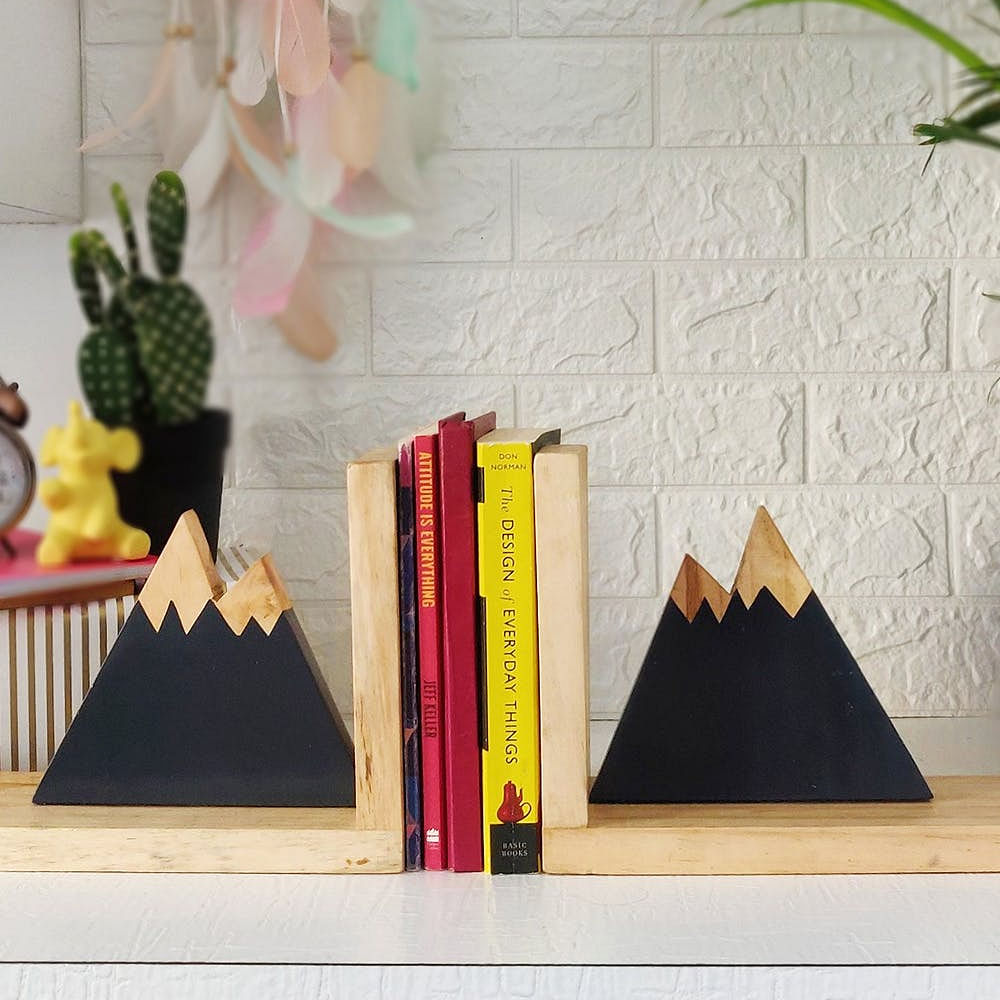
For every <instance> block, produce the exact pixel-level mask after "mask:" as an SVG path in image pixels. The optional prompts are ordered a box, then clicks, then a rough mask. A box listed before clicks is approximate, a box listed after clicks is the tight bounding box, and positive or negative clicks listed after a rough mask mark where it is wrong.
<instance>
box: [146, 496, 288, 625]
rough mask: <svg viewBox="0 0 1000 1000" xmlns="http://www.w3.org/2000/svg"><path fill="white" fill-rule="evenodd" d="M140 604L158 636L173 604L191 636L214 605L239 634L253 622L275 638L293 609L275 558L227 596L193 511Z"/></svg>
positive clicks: (266, 560)
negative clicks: (280, 621) (274, 633)
mask: <svg viewBox="0 0 1000 1000" xmlns="http://www.w3.org/2000/svg"><path fill="white" fill-rule="evenodd" d="M138 603H139V604H141V605H142V607H143V610H144V611H145V612H146V617H147V618H149V621H150V624H151V625H152V626H153V628H154V629H155V630H156V631H157V632H159V630H160V627H161V626H162V625H163V619H164V618H165V617H166V614H167V609H168V608H169V607H170V605H171V604H173V605H174V607H175V608H176V609H177V616H178V618H179V619H180V623H181V627H182V628H183V629H184V631H185V632H190V631H191V629H192V627H193V626H194V623H195V622H196V621H197V620H198V618H199V616H200V615H201V613H202V612H203V611H204V610H205V607H206V605H208V604H214V605H215V607H216V609H217V610H218V612H219V614H220V615H221V616H222V618H223V620H224V621H225V622H226V624H227V625H228V626H229V627H230V628H231V629H232V630H233V632H234V633H235V634H236V635H242V634H243V631H244V629H246V627H247V625H248V623H249V622H250V620H251V619H253V620H254V621H256V622H257V624H258V625H260V627H261V629H262V630H263V631H264V632H265V633H267V634H268V635H270V634H271V631H272V630H273V629H274V626H275V625H276V624H277V622H278V619H279V618H280V617H281V616H282V614H284V613H285V612H286V611H289V610H290V609H291V607H292V601H291V598H290V597H289V596H288V591H287V590H286V589H285V585H284V583H283V581H282V579H281V576H280V575H279V574H278V571H277V569H275V567H274V564H273V562H272V561H271V557H270V556H264V557H263V558H261V559H258V560H257V561H256V562H255V563H254V564H253V565H252V566H251V567H250V568H249V569H248V570H247V571H246V572H245V573H244V574H243V576H242V577H240V579H239V580H237V581H236V583H234V584H233V585H232V587H231V588H230V589H229V591H228V593H227V592H226V585H225V583H224V582H223V580H222V578H221V577H220V576H219V573H218V571H217V570H216V568H215V564H214V563H213V562H212V554H211V552H210V551H209V548H208V542H207V540H206V539H205V532H204V531H203V530H202V527H201V522H200V521H199V520H198V516H197V514H195V512H194V511H193V510H189V511H187V513H185V514H183V515H182V516H181V518H180V520H179V521H178V522H177V525H176V527H175V528H174V530H173V532H172V534H171V535H170V538H169V539H168V540H167V544H166V545H165V546H164V547H163V552H162V553H161V555H160V557H159V558H158V559H157V560H156V565H155V566H154V567H153V571H152V572H151V573H150V574H149V579H148V580H147V581H146V584H145V586H144V587H143V588H142V591H141V592H140V594H139V598H138Z"/></svg>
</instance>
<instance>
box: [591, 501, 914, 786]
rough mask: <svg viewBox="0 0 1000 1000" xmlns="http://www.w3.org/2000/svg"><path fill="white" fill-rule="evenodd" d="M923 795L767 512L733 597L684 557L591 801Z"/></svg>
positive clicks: (759, 517) (906, 756) (749, 546)
mask: <svg viewBox="0 0 1000 1000" xmlns="http://www.w3.org/2000/svg"><path fill="white" fill-rule="evenodd" d="M930 798H931V792H930V789H929V788H928V787H927V783H926V782H925V781H924V779H923V777H922V776H921V774H920V772H919V771H918V769H917V766H916V764H914V762H913V758H912V757H911V756H910V754H909V752H908V751H907V749H906V746H905V745H904V744H903V741H902V740H901V739H900V737H899V734H898V733H897V732H896V729H895V727H894V726H893V724H892V722H891V721H890V720H889V717H888V716H887V715H886V713H885V710H884V709H883V708H882V706H881V704H880V703H879V701H878V699H877V698H876V696H875V694H874V692H873V691H872V689H871V688H870V687H869V685H868V682H867V681H866V680H865V677H864V674H862V672H861V669H860V667H859V666H858V664H857V661H856V660H855V659H854V657H853V656H852V655H851V653H850V650H848V648H847V646H846V645H845V644H844V641H843V639H841V637H840V635H839V633H838V632H837V629H836V627H835V626H834V624H833V622H832V621H831V620H830V618H829V617H828V615H827V613H826V611H825V610H824V609H823V605H822V604H820V601H819V598H818V597H817V596H816V594H815V592H814V591H813V589H812V587H811V586H810V584H809V582H808V580H807V579H806V577H805V575H804V574H803V572H802V570H801V569H800V568H799V566H798V563H796V561H795V558H794V557H793V556H792V554H791V552H790V551H789V549H788V546H787V545H786V544H785V541H784V539H783V538H782V537H781V534H780V533H779V532H778V529H777V527H776V526H775V524H774V522H773V521H772V520H771V518H770V516H769V515H768V513H767V511H765V510H764V508H763V507H761V508H760V509H759V510H758V512H757V516H756V518H755V520H754V524H753V528H752V529H751V532H750V536H749V538H748V540H747V544H746V548H745V550H744V553H743V558H742V560H741V562H740V568H739V571H738V573H737V575H736V581H735V583H734V585H733V590H732V592H731V593H727V592H726V591H725V589H724V588H723V587H722V586H720V585H719V583H717V582H716V580H715V579H713V577H712V576H711V575H710V574H709V573H708V572H707V571H706V570H704V569H703V568H702V567H701V566H699V565H698V564H697V563H696V562H695V561H694V560H693V559H691V558H690V557H689V556H687V557H685V559H684V563H683V565H682V566H681V570H680V573H679V575H678V577H677V582H676V583H675V585H674V588H673V590H672V592H671V594H670V598H669V600H668V601H667V606H666V609H665V610H664V612H663V617H662V619H661V620H660V624H659V627H658V628H657V630H656V634H655V635H654V637H653V641H652V644H651V646H650V648H649V652H648V653H647V654H646V659H645V661H644V662H643V665H642V668H641V670H640V672H639V676H638V678H637V680H636V682H635V686H634V688H633V689H632V694H631V697H630V698H629V701H628V705H627V706H626V708H625V712H624V714H623V715H622V718H621V722H620V723H619V725H618V729H617V731H616V732H615V735H614V738H613V740H612V741H611V747H610V749H609V750H608V754H607V757H606V759H605V761H604V765H603V766H602V768H601V771H600V774H599V775H598V777H597V780H596V781H595V782H594V785H593V788H592V789H591V793H590V801H591V802H594V803H682V802H685V803H696V802H703V803H712V802H717V803H721V802H871V801H903V802H912V801H926V800H928V799H930Z"/></svg>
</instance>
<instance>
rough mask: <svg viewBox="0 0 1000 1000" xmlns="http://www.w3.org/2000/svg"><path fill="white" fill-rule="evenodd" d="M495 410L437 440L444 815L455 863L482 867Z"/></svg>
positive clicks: (449, 428)
mask: <svg viewBox="0 0 1000 1000" xmlns="http://www.w3.org/2000/svg"><path fill="white" fill-rule="evenodd" d="M496 422H497V418H496V414H495V413H486V414H484V415H483V416H481V417H477V418H476V419H475V420H456V421H452V422H450V423H447V424H443V425H442V426H441V429H440V434H439V440H438V452H439V457H438V483H439V489H438V493H439V500H440V509H441V556H442V558H441V565H442V577H441V587H440V592H441V607H442V622H443V629H442V633H443V643H442V653H443V657H442V659H443V666H444V734H445V745H446V746H447V750H448V752H447V755H446V759H445V813H446V816H447V829H448V863H449V866H450V867H451V868H453V869H454V870H455V871H457V872H478V871H482V870H483V804H482V763H481V755H480V746H479V690H480V684H479V670H480V667H479V641H478V634H479V630H478V623H477V614H478V611H477V608H478V600H477V594H478V590H477V580H476V488H475V476H476V456H475V447H476V444H475V443H476V440H477V439H478V438H480V437H482V435H483V434H486V433H487V432H489V431H491V430H493V429H494V428H495V427H496Z"/></svg>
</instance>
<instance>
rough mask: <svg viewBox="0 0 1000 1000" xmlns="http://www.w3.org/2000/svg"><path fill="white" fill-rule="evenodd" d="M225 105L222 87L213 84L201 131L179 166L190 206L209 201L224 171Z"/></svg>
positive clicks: (226, 149) (226, 150)
mask: <svg viewBox="0 0 1000 1000" xmlns="http://www.w3.org/2000/svg"><path fill="white" fill-rule="evenodd" d="M228 107H229V96H228V94H227V92H226V90H225V88H224V87H217V88H216V91H215V100H214V102H213V104H212V112H211V114H210V115H209V119H208V124H207V125H206V126H205V131H204V133H203V134H202V137H201V138H200V139H199V140H198V143H197V145H196V146H195V147H194V149H192V150H191V155H190V156H188V158H187V159H186V160H185V161H184V165H183V166H182V167H181V169H180V175H181V177H182V178H183V180H184V185H185V187H186V188H187V195H188V203H189V204H190V205H191V207H192V208H195V209H199V208H204V207H205V206H206V205H207V204H208V203H209V201H211V199H212V195H213V194H214V193H215V189H216V188H217V187H218V186H219V181H221V180H222V175H223V174H224V173H225V172H226V165H227V164H228V162H229V121H228V118H227V115H226V111H227V109H228Z"/></svg>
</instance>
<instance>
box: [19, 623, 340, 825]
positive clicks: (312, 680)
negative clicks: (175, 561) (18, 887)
mask: <svg viewBox="0 0 1000 1000" xmlns="http://www.w3.org/2000/svg"><path fill="white" fill-rule="evenodd" d="M300 635H301V633H300V631H299V629H298V626H297V622H296V620H295V618H294V614H293V613H292V612H286V613H285V614H283V615H282V617H281V618H280V619H279V621H278V622H277V624H276V625H275V627H274V629H273V631H272V632H271V634H270V635H269V636H268V635H266V634H265V633H264V632H263V631H262V629H261V628H260V626H259V625H258V624H257V622H256V621H251V622H250V623H249V624H248V625H247V627H246V629H245V631H244V632H243V634H242V635H241V636H236V635H235V634H234V633H233V632H232V630H231V629H230V628H229V626H228V625H227V624H226V622H225V620H224V619H223V618H222V616H221V615H220V614H219V612H218V611H217V610H216V608H215V606H214V605H212V604H209V605H206V607H205V610H204V611H203V612H202V614H201V616H200V617H199V619H198V621H197V622H195V624H194V626H193V628H192V629H191V632H190V634H188V635H185V634H184V631H183V629H182V628H181V625H180V621H179V620H178V618H177V612H176V611H175V609H174V607H173V605H171V606H170V608H169V609H168V610H167V615H166V618H165V619H164V621H163V624H162V626H161V628H160V631H159V632H158V633H157V632H156V631H154V630H153V627H152V626H151V625H150V623H149V619H148V618H147V617H146V613H145V611H144V610H143V609H142V607H141V606H139V605H137V606H136V608H135V610H134V611H133V612H132V614H131V616H130V617H129V619H128V621H127V622H126V624H125V628H124V629H123V630H122V633H121V635H120V636H119V637H118V640H117V642H116V643H115V645H114V646H113V647H112V649H111V652H110V653H109V654H108V658H107V661H106V662H105V664H104V666H103V667H102V668H101V671H100V673H99V674H98V675H97V679H96V680H95V682H94V686H93V688H92V689H91V691H90V693H89V694H88V695H87V697H86V699H85V700H84V702H83V705H82V706H81V707H80V711H79V712H78V713H77V716H76V718H75V719H74V720H73V724H72V725H71V726H70V728H69V731H68V732H67V733H66V737H65V739H64V740H63V742H62V744H61V745H60V746H59V749H58V751H57V752H56V755H55V757H54V759H53V761H52V763H51V764H50V765H49V769H48V770H47V771H46V772H45V776H44V777H43V778H42V781H41V783H40V784H39V786H38V790H37V792H36V793H35V799H34V801H35V802H37V803H40V804H45V805H57V804H64V805H188V806H241V805H242V806H348V807H349V806H353V805H354V753H353V748H352V746H351V743H350V740H349V738H348V737H347V735H346V732H345V731H344V730H343V727H342V723H341V721H340V718H339V715H338V714H337V712H336V708H335V707H334V706H333V703H332V701H331V700H329V695H328V694H327V691H326V687H325V685H324V684H323V682H322V680H317V677H316V676H314V670H315V665H314V664H313V662H312V656H311V653H310V651H309V649H308V646H306V645H303V644H300Z"/></svg>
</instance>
